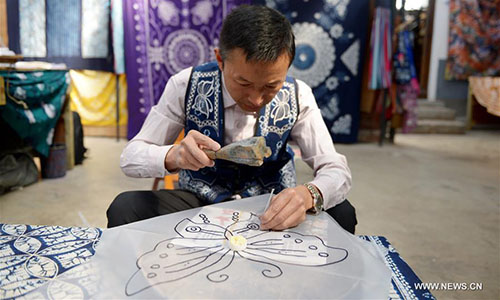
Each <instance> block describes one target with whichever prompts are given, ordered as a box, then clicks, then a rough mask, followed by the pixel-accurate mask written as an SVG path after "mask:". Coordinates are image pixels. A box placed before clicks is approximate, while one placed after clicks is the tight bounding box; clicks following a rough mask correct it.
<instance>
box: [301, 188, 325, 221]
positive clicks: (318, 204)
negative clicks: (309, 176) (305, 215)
mask: <svg viewBox="0 0 500 300" xmlns="http://www.w3.org/2000/svg"><path fill="white" fill-rule="evenodd" d="M304 186H305V187H306V188H307V189H308V190H309V193H311V196H312V198H313V207H311V208H310V209H308V210H307V212H310V213H312V214H315V215H317V214H319V213H320V212H321V211H322V210H323V196H321V194H320V192H319V191H318V188H316V186H314V185H312V184H310V183H304Z"/></svg>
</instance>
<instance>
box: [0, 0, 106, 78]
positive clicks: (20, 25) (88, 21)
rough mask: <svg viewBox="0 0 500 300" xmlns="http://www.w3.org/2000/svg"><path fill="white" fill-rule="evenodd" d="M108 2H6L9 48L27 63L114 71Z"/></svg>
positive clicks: (84, 0)
mask: <svg viewBox="0 0 500 300" xmlns="http://www.w3.org/2000/svg"><path fill="white" fill-rule="evenodd" d="M109 1H110V0H66V1H60V0H19V1H7V22H8V33H9V48H10V49H11V50H13V51H14V52H16V53H18V54H22V55H23V56H24V60H28V61H30V60H37V61H46V62H53V63H65V64H66V65H67V67H68V68H70V69H91V70H103V71H113V59H112V51H111V49H110V45H111V38H110V34H111V33H110V30H109V27H110V26H109V19H110V8H109V6H110V4H109Z"/></svg>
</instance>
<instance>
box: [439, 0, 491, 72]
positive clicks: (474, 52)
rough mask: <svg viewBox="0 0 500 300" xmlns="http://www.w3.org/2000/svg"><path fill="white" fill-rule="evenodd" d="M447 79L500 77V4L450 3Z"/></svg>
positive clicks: (478, 0) (461, 0) (484, 1)
mask: <svg viewBox="0 0 500 300" xmlns="http://www.w3.org/2000/svg"><path fill="white" fill-rule="evenodd" d="M449 24H450V33H449V37H448V60H447V62H446V69H445V78H446V79H448V80H452V79H454V80H467V78H468V77H469V76H498V75H500V2H499V1H492V0H450V23H449Z"/></svg>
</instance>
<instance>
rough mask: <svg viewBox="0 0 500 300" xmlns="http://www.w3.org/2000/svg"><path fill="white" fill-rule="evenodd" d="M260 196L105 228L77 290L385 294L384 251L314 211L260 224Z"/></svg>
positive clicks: (112, 294)
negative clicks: (285, 223) (265, 226)
mask: <svg viewBox="0 0 500 300" xmlns="http://www.w3.org/2000/svg"><path fill="white" fill-rule="evenodd" d="M268 197H269V194H266V195H261V196H258V197H251V198H246V199H241V200H238V201H228V202H223V203H219V204H215V205H210V206H205V207H203V208H196V209H191V210H185V211H182V212H178V213H175V214H169V215H164V216H159V217H156V218H151V219H147V220H143V221H139V222H134V223H130V224H127V225H124V226H119V227H115V228H111V229H107V230H105V231H104V232H103V235H102V237H101V238H100V240H99V243H98V246H97V251H96V253H95V255H94V257H93V258H92V260H90V261H89V263H87V264H83V265H82V266H80V268H81V269H82V272H85V268H87V269H88V271H87V272H89V271H90V274H93V275H94V276H93V277H90V278H89V279H88V280H86V281H85V284H86V287H87V289H88V290H91V291H90V292H89V295H88V296H87V297H89V298H92V299H125V298H127V299H157V298H158V299H165V298H171V299H184V298H187V299H197V298H201V299H240V298H242V299H388V296H389V290H390V288H391V270H390V269H389V268H388V267H387V265H386V263H385V260H384V257H385V256H386V255H387V252H386V251H385V250H384V251H381V252H379V251H377V250H376V249H374V248H372V247H371V245H370V243H369V242H366V241H363V240H361V239H359V238H358V237H356V236H354V235H352V234H350V233H348V232H347V231H345V230H343V229H342V228H341V227H340V226H339V225H338V224H337V223H336V222H335V220H334V219H332V218H331V217H330V216H329V215H328V214H326V213H324V212H323V213H321V214H319V215H317V216H312V215H307V217H306V220H305V221H304V222H303V223H301V224H300V225H299V226H297V227H295V228H293V229H288V230H284V231H261V230H260V224H259V221H258V218H257V217H256V216H255V214H254V212H256V211H260V210H261V209H262V208H263V207H264V205H265V203H266V201H267V199H268ZM235 235H237V236H240V237H243V238H245V239H246V241H247V247H246V249H245V250H242V251H238V252H235V251H233V250H230V248H229V247H228V245H227V241H228V239H229V238H230V237H232V236H235ZM65 274H66V273H65ZM58 279H59V278H58ZM56 282H58V281H56ZM63 282H64V281H63ZM81 282H82V281H81V280H80V282H76V283H74V285H75V286H77V287H78V286H81ZM71 284H73V282H71ZM69 286H70V287H73V286H72V285H69ZM63 288H67V287H66V286H63ZM74 289H75V288H74ZM61 290H63V291H64V289H61Z"/></svg>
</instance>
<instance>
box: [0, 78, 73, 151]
mask: <svg viewBox="0 0 500 300" xmlns="http://www.w3.org/2000/svg"><path fill="white" fill-rule="evenodd" d="M67 75H68V73H67V72H66V71H44V72H12V71H0V76H1V77H3V79H4V82H5V99H6V104H5V105H2V106H0V114H1V117H2V119H3V120H5V121H6V122H7V123H8V124H9V125H10V126H11V127H12V129H14V131H15V132H16V133H17V134H18V135H19V137H20V138H22V139H23V140H24V141H26V142H28V143H29V144H31V145H32V146H33V148H34V149H35V150H36V151H38V152H39V153H40V154H42V155H43V156H47V155H48V154H49V148H50V145H51V144H52V139H53V137H54V127H55V126H56V123H57V120H58V119H59V116H60V114H61V110H62V106H63V104H64V100H65V98H66V90H67V87H68V83H69V77H68V76H67Z"/></svg>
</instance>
